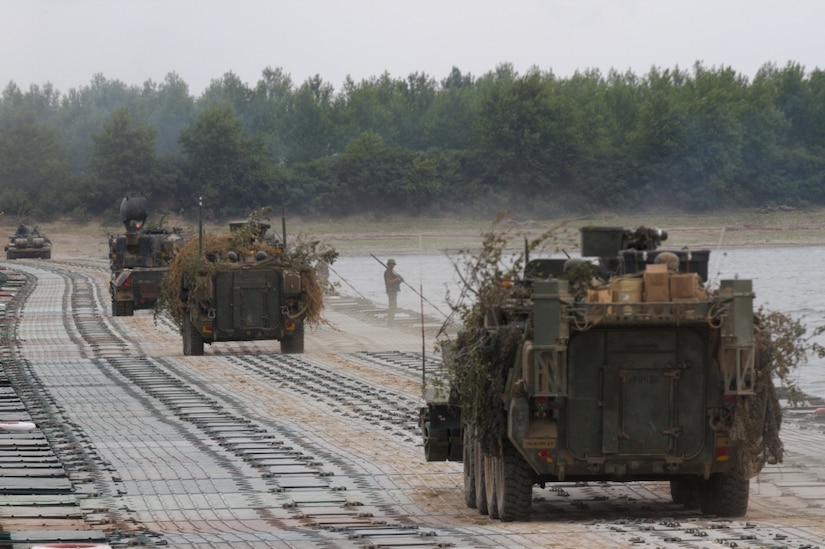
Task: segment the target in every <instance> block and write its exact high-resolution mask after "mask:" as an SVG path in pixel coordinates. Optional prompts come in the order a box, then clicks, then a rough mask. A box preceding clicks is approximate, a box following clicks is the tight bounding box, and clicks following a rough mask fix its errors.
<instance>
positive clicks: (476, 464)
mask: <svg viewBox="0 0 825 549" xmlns="http://www.w3.org/2000/svg"><path fill="white" fill-rule="evenodd" d="M473 471H474V472H475V481H476V490H475V491H476V509H478V512H479V513H481V514H482V515H486V514H487V513H488V509H487V490H486V482H484V452H483V451H482V449H481V443H480V442H479V440H478V439H477V438H476V439H475V444H473Z"/></svg>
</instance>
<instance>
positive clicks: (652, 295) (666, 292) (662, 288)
mask: <svg viewBox="0 0 825 549" xmlns="http://www.w3.org/2000/svg"><path fill="white" fill-rule="evenodd" d="M644 299H645V301H670V273H669V272H668V270H667V265H665V264H664V263H658V264H657V263H654V264H652V265H648V266H647V267H645V273H644Z"/></svg>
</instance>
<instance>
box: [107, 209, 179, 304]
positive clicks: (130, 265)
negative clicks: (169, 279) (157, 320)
mask: <svg viewBox="0 0 825 549" xmlns="http://www.w3.org/2000/svg"><path fill="white" fill-rule="evenodd" d="M120 217H121V219H122V220H123V225H124V227H125V228H126V232H125V233H124V234H119V235H110V236H109V267H110V269H111V272H112V277H111V280H110V283H109V291H110V294H111V296H112V315H114V316H132V315H133V314H134V312H135V310H136V309H151V308H153V307H154V306H155V303H157V300H158V297H159V296H160V289H161V284H162V282H163V278H164V276H166V273H167V272H168V271H169V262H170V261H171V260H172V258H173V257H174V255H175V252H176V251H177V249H178V248H179V247H180V246H182V245H183V242H184V238H183V231H182V230H181V229H178V228H175V229H173V230H171V231H170V230H167V229H164V228H160V227H147V226H146V218H147V214H146V199H145V198H124V199H123V201H122V202H121V204H120Z"/></svg>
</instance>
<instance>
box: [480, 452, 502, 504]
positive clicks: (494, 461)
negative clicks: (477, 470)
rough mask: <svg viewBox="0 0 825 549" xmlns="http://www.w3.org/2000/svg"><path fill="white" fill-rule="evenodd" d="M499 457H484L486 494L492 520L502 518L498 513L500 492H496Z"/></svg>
mask: <svg viewBox="0 0 825 549" xmlns="http://www.w3.org/2000/svg"><path fill="white" fill-rule="evenodd" d="M500 459H501V458H500V457H499V456H484V492H485V494H484V495H485V496H487V514H488V515H490V518H492V519H497V518H500V515H499V513H498V490H496V477H497V476H498V475H496V468H497V467H498V466H499V461H500Z"/></svg>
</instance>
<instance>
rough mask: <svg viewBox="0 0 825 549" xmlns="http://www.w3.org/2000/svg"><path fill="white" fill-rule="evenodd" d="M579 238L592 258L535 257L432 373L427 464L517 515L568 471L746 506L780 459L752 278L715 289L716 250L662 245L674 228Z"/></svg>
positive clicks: (423, 422) (588, 231)
mask: <svg viewBox="0 0 825 549" xmlns="http://www.w3.org/2000/svg"><path fill="white" fill-rule="evenodd" d="M581 234H582V254H583V255H584V256H585V257H583V258H575V259H573V260H567V259H560V260H558V259H536V260H533V261H526V266H525V268H524V271H523V276H522V278H521V279H520V280H516V281H512V280H510V281H506V282H507V285H506V286H507V287H508V288H509V289H507V290H506V291H504V293H503V294H502V295H503V298H502V299H500V300H499V301H494V302H491V303H487V304H483V305H481V306H480V307H481V310H480V313H481V314H480V315H478V318H481V319H483V320H482V321H479V324H478V325H475V326H466V325H465V331H464V332H463V333H461V334H459V335H458V337H456V339H455V340H454V341H452V342H450V343H449V344H448V345H446V346H445V352H444V361H443V365H442V366H441V367H440V369H438V370H437V371H436V370H432V371H429V372H425V376H426V379H425V390H424V398H425V400H426V403H427V405H426V407H424V408H422V409H421V411H420V416H419V422H420V427H421V429H422V433H423V436H424V450H425V458H426V459H427V460H428V461H437V460H453V461H463V464H464V495H465V501H466V503H467V505H468V506H469V507H474V508H477V509H478V510H479V512H480V513H482V514H489V515H490V516H491V517H493V518H499V519H501V520H505V521H510V520H526V519H527V518H528V517H529V515H530V510H531V505H532V490H533V485H534V484H540V485H542V486H544V484H545V483H552V482H562V481H567V482H587V481H667V482H669V483H670V488H671V495H672V499H673V501H674V502H676V503H680V504H686V505H689V506H695V507H699V508H700V509H701V511H702V512H703V513H705V514H713V515H718V516H741V515H744V514H745V512H746V510H747V506H748V490H749V479H750V478H751V477H753V476H755V475H756V474H757V473H758V472H759V471H760V470H761V467H762V465H763V464H764V463H765V461H766V460H781V443H779V441H778V429H779V427H778V423H779V421H780V420H781V419H777V416H778V417H779V418H781V412H777V411H778V410H779V403H778V400H777V399H776V397H775V392H774V390H773V386H772V382H771V381H770V374H769V373H766V372H765V371H762V369H763V368H767V366H765V365H763V364H762V363H761V362H760V359H757V353H756V349H757V347H759V345H758V337H757V335H756V333H755V330H754V321H755V320H754V319H755V316H754V310H753V297H754V294H753V289H752V285H751V281H750V280H742V279H738V280H722V281H721V282H720V285H719V287H718V288H717V289H711V288H709V287H708V286H707V284H706V283H705V282H706V280H707V261H708V257H709V251H708V250H694V251H688V250H678V251H670V252H666V251H662V250H658V249H657V248H658V246H659V245H660V244H661V241H662V240H664V239H666V238H667V234H666V233H664V232H662V231H657V230H653V229H648V228H645V227H640V228H638V229H636V230H634V231H630V230H624V229H622V228H616V227H589V228H585V229H583V230H582V233H581ZM591 254H592V256H593V257H592V258H589V256H590V255H591ZM582 269H583V270H584V272H585V276H583V277H576V276H573V273H574V272H575V271H577V270H579V271H580V270H582ZM582 280H584V281H585V284H584V286H583V287H582V286H581V285H580V284H579V282H580V281H582ZM777 448H779V450H778V451H776V449H777ZM772 450H773V451H774V453H773V457H771V455H772V454H771V451H772ZM776 453H778V454H779V455H778V456H777V455H776Z"/></svg>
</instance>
